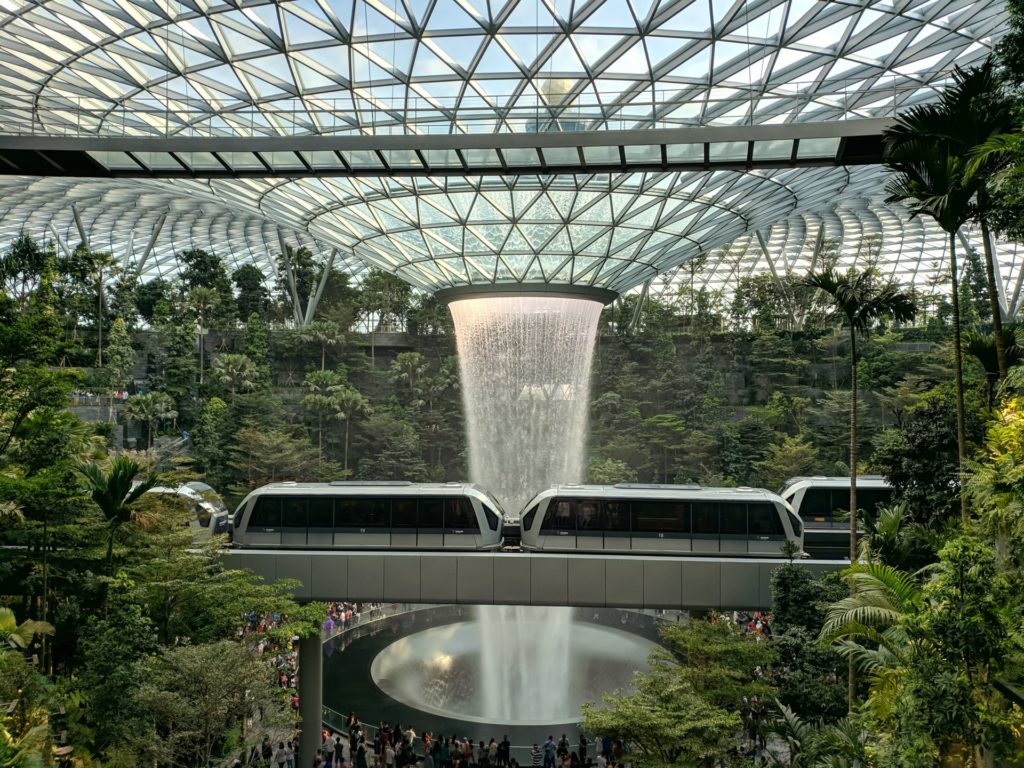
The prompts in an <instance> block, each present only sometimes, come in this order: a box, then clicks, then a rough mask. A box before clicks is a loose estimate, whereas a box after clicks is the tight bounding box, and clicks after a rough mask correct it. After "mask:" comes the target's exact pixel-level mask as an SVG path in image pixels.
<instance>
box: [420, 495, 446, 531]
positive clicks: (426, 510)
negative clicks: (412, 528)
mask: <svg viewBox="0 0 1024 768" xmlns="http://www.w3.org/2000/svg"><path fill="white" fill-rule="evenodd" d="M419 528H420V530H425V529H431V528H433V529H436V530H441V529H442V528H444V499H443V498H429V499H420V514H419Z"/></svg>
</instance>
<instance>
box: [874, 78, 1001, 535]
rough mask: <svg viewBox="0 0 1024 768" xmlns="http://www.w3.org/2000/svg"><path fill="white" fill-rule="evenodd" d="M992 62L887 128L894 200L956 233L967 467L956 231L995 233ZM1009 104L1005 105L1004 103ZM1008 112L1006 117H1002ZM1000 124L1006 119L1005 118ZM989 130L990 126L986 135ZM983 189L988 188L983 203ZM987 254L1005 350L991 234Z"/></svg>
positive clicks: (960, 443) (956, 315)
mask: <svg viewBox="0 0 1024 768" xmlns="http://www.w3.org/2000/svg"><path fill="white" fill-rule="evenodd" d="M991 78H992V72H991V64H990V63H989V64H986V65H985V67H982V68H980V69H973V70H968V71H966V72H965V71H964V70H960V69H956V70H955V73H954V84H953V85H952V86H950V87H949V88H947V89H945V90H944V91H943V92H942V93H941V94H940V98H939V101H938V102H936V103H933V104H919V105H915V106H913V107H910V108H909V109H907V110H906V111H905V112H903V113H901V114H899V115H898V116H897V118H896V122H895V124H894V125H893V126H892V127H891V128H888V129H887V130H886V131H885V133H884V138H883V141H884V152H885V164H886V167H887V168H888V169H889V170H891V171H893V172H894V173H895V176H894V177H893V179H892V180H891V181H890V182H889V183H888V184H887V185H886V192H888V194H889V196H888V198H886V202H897V201H900V202H905V203H907V204H908V205H909V206H910V211H911V215H914V216H917V215H920V214H925V215H928V216H930V217H932V218H933V219H934V220H935V222H936V223H937V224H938V225H939V226H940V227H941V228H942V229H943V230H944V231H945V232H946V233H947V235H948V237H949V266H950V269H949V272H950V292H951V298H952V302H953V359H954V368H955V370H954V373H955V378H956V395H957V451H958V456H959V461H960V471H961V472H963V471H964V464H965V462H966V460H967V434H966V426H965V424H966V414H965V409H964V379H963V341H962V338H961V337H962V331H961V327H960V292H959V285H958V283H959V281H960V271H959V269H958V267H957V256H956V238H957V234H958V232H959V230H960V228H961V227H962V226H963V225H964V224H965V223H966V222H967V221H969V220H971V219H972V218H975V217H978V218H979V219H980V220H981V221H982V222H983V224H984V226H985V232H986V234H987V232H988V229H987V227H988V224H987V212H986V213H980V214H979V211H981V210H982V209H983V208H984V206H985V204H986V201H987V197H986V193H985V181H986V178H987V174H986V173H983V172H981V167H980V166H979V163H978V161H977V160H976V159H973V158H972V157H971V153H972V152H973V151H974V150H975V148H976V147H978V146H979V145H980V144H981V143H982V142H984V141H985V139H986V138H988V137H989V136H991V135H992V134H993V133H999V129H998V128H993V126H988V127H987V128H986V127H985V126H983V125H982V126H979V120H981V119H983V118H982V117H980V116H982V115H983V114H984V113H985V112H986V111H987V110H988V109H989V107H990V106H992V105H990V104H989V103H988V102H989V101H991V96H990V92H987V91H986V90H985V89H986V88H990V87H991V83H992V80H991ZM1002 109H1003V107H1002V106H1000V107H999V110H1002ZM1002 119H1003V118H1000V121H1001V120H1002ZM1000 124H1002V123H1001V122H1000ZM986 131H988V133H987V134H986ZM979 193H980V195H981V197H980V202H979V197H978V196H979ZM985 254H986V262H987V269H988V271H989V274H990V278H989V293H990V301H992V302H993V312H992V314H993V326H994V328H995V329H996V336H995V341H996V345H997V349H998V347H999V346H1001V345H1002V341H1003V336H1002V330H1001V328H1002V326H1001V316H1000V314H999V311H1000V310H999V306H998V297H996V294H995V278H994V273H992V269H993V267H992V254H991V244H990V243H989V242H988V237H987V236H986V243H985ZM997 354H998V355H999V361H1000V362H999V370H1000V372H1001V373H1005V371H1006V360H1005V354H1004V353H1002V352H997ZM960 514H961V516H962V517H963V519H964V520H965V521H966V520H967V519H968V516H969V507H968V500H967V494H966V493H961V494H960Z"/></svg>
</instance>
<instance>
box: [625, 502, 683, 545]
mask: <svg viewBox="0 0 1024 768" xmlns="http://www.w3.org/2000/svg"><path fill="white" fill-rule="evenodd" d="M630 514H631V518H632V525H631V528H632V531H633V550H634V551H649V552H664V551H676V552H689V551H690V505H689V504H687V503H686V502H684V501H672V500H668V499H640V500H634V501H633V502H631V503H630Z"/></svg>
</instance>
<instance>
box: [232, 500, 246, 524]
mask: <svg viewBox="0 0 1024 768" xmlns="http://www.w3.org/2000/svg"><path fill="white" fill-rule="evenodd" d="M244 514H245V502H244V501H243V502H242V503H241V504H239V505H238V509H236V510H235V516H234V517H233V518H231V525H232V527H233V528H234V529H235V530H238V529H239V528H240V527H241V525H242V515H244Z"/></svg>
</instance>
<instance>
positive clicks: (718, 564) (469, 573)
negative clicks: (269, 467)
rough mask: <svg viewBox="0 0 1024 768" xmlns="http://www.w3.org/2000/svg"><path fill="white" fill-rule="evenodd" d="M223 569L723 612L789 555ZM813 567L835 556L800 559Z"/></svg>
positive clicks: (305, 586)
mask: <svg viewBox="0 0 1024 768" xmlns="http://www.w3.org/2000/svg"><path fill="white" fill-rule="evenodd" d="M224 562H225V564H226V565H227V567H229V568H247V569H249V570H251V571H253V572H255V573H256V574H258V575H260V576H262V577H263V578H264V579H265V580H266V581H268V582H273V581H278V580H282V579H297V580H298V581H299V582H301V584H300V586H299V587H298V588H297V589H296V592H295V596H296V598H298V599H300V600H358V601H368V602H411V603H463V604H467V605H567V606H607V607H629V608H693V609H702V608H704V609H710V608H717V609H722V610H732V609H743V608H765V607H768V606H769V605H770V604H771V593H770V589H769V584H770V579H771V573H772V571H773V570H775V569H776V568H778V567H779V566H780V565H782V564H783V563H785V562H788V561H786V560H781V559H780V560H753V559H749V560H748V559H742V558H711V557H643V556H631V555H597V554H595V555H555V554H541V553H528V552H521V553H520V552H466V553H457V552H451V553H449V552H430V553H419V552H382V551H373V552H353V551H345V552H337V551H335V552H328V551H325V552H303V551H283V550H230V551H226V552H225V553H224ZM797 563H798V564H799V565H801V566H803V567H805V568H808V569H810V570H811V571H813V572H815V573H823V572H826V571H834V570H838V569H841V568H843V567H845V563H844V562H842V561H824V560H811V561H797Z"/></svg>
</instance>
